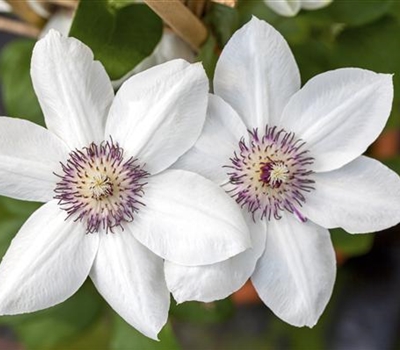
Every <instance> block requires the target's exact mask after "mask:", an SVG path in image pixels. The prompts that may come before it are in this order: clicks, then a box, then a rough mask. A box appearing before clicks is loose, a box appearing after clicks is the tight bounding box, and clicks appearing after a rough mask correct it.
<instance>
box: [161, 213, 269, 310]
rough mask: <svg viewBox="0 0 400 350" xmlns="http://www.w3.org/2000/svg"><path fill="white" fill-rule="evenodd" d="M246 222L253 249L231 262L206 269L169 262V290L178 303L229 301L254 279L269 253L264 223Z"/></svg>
mask: <svg viewBox="0 0 400 350" xmlns="http://www.w3.org/2000/svg"><path fill="white" fill-rule="evenodd" d="M245 215H246V216H245V218H246V219H247V223H248V225H249V229H250V233H251V241H252V248H250V249H248V250H246V251H245V252H243V253H240V254H238V255H236V256H234V257H232V258H230V259H228V260H225V261H222V262H220V263H217V264H212V265H204V266H182V265H177V264H174V263H171V262H169V261H166V262H165V278H166V280H167V285H168V289H169V290H170V291H171V292H172V294H173V296H174V299H175V300H176V301H177V302H178V303H182V302H184V301H189V300H197V301H202V302H211V301H214V300H220V299H224V298H226V297H228V296H229V295H230V294H232V293H233V292H235V291H237V290H238V289H239V288H240V287H242V286H243V284H244V283H246V281H247V280H248V279H249V278H250V276H251V274H252V273H253V271H254V268H255V266H256V262H257V260H258V258H259V257H260V256H261V254H262V253H263V252H264V249H265V238H266V234H265V233H266V227H265V222H264V221H257V222H256V223H254V222H253V220H252V218H251V216H250V215H248V214H247V213H245Z"/></svg>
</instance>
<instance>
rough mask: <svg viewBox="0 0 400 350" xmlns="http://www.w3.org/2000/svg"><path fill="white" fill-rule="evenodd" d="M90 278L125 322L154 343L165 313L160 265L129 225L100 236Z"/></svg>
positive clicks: (165, 294) (166, 299)
mask: <svg viewBox="0 0 400 350" xmlns="http://www.w3.org/2000/svg"><path fill="white" fill-rule="evenodd" d="M90 277H91V279H92V280H93V282H94V284H95V286H96V288H97V289H98V291H99V292H100V294H101V295H102V296H103V297H104V299H106V300H107V302H108V303H109V304H110V305H111V307H112V308H113V309H114V310H115V311H116V312H118V314H119V315H120V316H121V317H122V318H123V319H124V320H125V321H126V322H128V323H129V324H130V325H132V326H133V327H135V328H136V329H137V330H138V331H140V332H142V333H143V334H144V335H146V336H148V337H150V338H152V339H157V334H158V332H159V331H160V330H161V328H162V327H163V326H164V324H165V323H166V322H167V317H168V309H169V292H168V289H167V286H166V284H165V278H164V273H163V261H162V259H160V258H159V257H157V256H156V255H154V254H153V253H152V252H150V251H149V250H148V249H146V248H145V247H143V246H142V245H141V244H140V243H139V242H138V241H137V240H136V239H135V238H134V237H133V235H132V233H131V232H130V226H129V225H127V226H126V230H125V231H117V232H116V233H108V234H105V233H102V236H101V239H100V247H99V252H98V254H97V257H96V260H95V262H94V264H93V269H92V271H91V272H90Z"/></svg>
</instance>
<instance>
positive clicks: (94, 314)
mask: <svg viewBox="0 0 400 350" xmlns="http://www.w3.org/2000/svg"><path fill="white" fill-rule="evenodd" d="M101 305H102V300H101V299H100V297H99V296H98V294H97V293H96V291H95V290H94V288H93V287H91V286H90V285H85V286H83V287H82V288H81V289H80V291H79V292H77V293H76V294H75V295H73V296H72V297H71V298H70V299H68V300H67V301H65V302H63V303H62V304H60V305H57V306H55V307H52V308H50V309H46V310H43V311H39V312H35V313H32V314H23V315H18V316H7V317H2V318H0V322H1V324H11V325H14V329H15V331H16V333H17V335H18V337H19V338H20V340H21V341H22V342H23V344H24V345H25V346H26V347H27V348H28V349H38V350H43V349H50V348H52V347H54V346H55V345H57V344H60V343H62V342H66V341H68V340H69V339H71V338H73V337H77V336H78V335H79V334H80V333H81V332H82V331H83V330H85V329H86V328H87V327H89V326H90V325H91V324H92V323H93V322H94V321H95V320H96V319H97V318H98V316H99V315H100V310H101Z"/></svg>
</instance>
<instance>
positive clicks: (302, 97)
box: [280, 68, 393, 171]
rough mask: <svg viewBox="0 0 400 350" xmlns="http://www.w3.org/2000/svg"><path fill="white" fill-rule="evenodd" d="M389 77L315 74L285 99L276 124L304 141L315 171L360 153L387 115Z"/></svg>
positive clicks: (337, 72)
mask: <svg viewBox="0 0 400 350" xmlns="http://www.w3.org/2000/svg"><path fill="white" fill-rule="evenodd" d="M392 100H393V84H392V77H391V75H389V74H377V73H374V72H371V71H368V70H364V69H358V68H343V69H337V70H334V71H330V72H326V73H323V74H320V75H317V76H316V77H315V78H313V79H311V80H310V81H309V82H308V83H307V84H306V85H305V86H304V87H303V88H302V89H301V90H300V91H299V92H298V93H296V94H295V95H294V96H293V97H292V98H291V99H290V101H289V103H288V105H287V107H286V108H285V110H284V112H283V116H282V120H281V122H280V124H281V125H282V126H284V127H285V128H286V129H289V131H292V132H295V133H296V135H297V137H300V138H301V139H303V140H304V141H306V142H307V144H306V147H307V148H308V149H309V150H310V155H311V156H312V157H314V158H315V163H314V164H313V168H314V170H315V171H329V170H333V169H337V168H339V167H341V166H343V165H344V164H347V163H348V162H350V161H352V160H353V159H355V158H356V157H358V156H359V155H361V154H362V153H363V152H364V151H365V150H366V149H367V147H368V146H369V145H370V144H371V143H372V142H373V141H374V140H375V139H376V138H377V136H378V135H379V134H380V132H381V131H382V129H383V127H384V126H385V124H386V121H387V119H388V117H389V114H390V110H391V106H392Z"/></svg>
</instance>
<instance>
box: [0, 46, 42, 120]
mask: <svg viewBox="0 0 400 350" xmlns="http://www.w3.org/2000/svg"><path fill="white" fill-rule="evenodd" d="M34 45H35V41H34V40H26V39H24V40H16V41H14V42H12V43H10V44H8V45H7V46H6V47H4V48H3V49H2V51H1V56H0V78H1V82H2V90H3V102H4V106H5V109H6V111H7V113H8V115H9V116H11V117H18V118H24V119H28V120H31V121H33V122H35V123H37V124H41V125H44V120H43V115H42V111H41V109H40V106H39V102H38V100H37V98H36V95H35V92H34V90H33V86H32V81H31V77H30V64H31V56H32V49H33V46H34Z"/></svg>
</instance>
